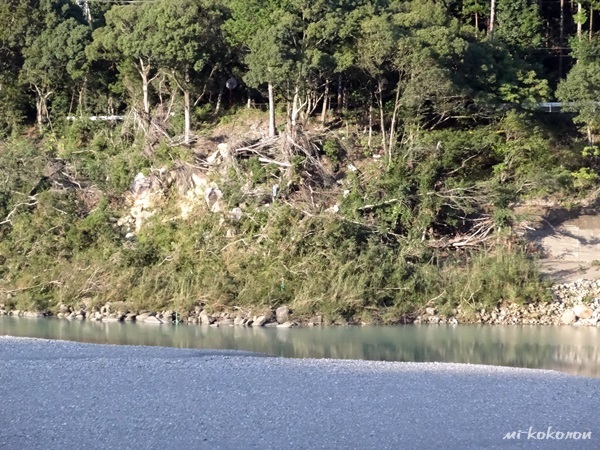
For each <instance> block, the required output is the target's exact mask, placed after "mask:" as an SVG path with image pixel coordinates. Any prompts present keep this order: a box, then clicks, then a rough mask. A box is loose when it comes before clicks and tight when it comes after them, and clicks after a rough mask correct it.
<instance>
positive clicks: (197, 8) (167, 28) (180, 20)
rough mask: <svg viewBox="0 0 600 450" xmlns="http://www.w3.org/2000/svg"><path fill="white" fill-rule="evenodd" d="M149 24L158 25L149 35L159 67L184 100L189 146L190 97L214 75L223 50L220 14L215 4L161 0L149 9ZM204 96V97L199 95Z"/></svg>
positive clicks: (199, 0)
mask: <svg viewBox="0 0 600 450" xmlns="http://www.w3.org/2000/svg"><path fill="white" fill-rule="evenodd" d="M146 14H148V18H147V19H146V20H147V21H148V22H154V23H156V30H155V33H154V34H150V35H149V36H148V41H149V44H150V45H151V47H152V49H153V50H152V51H153V54H155V55H156V64H157V67H159V68H160V70H163V71H165V72H166V73H167V74H168V75H169V76H170V77H171V79H172V80H173V81H174V83H175V85H176V86H177V88H178V89H179V90H180V91H181V92H182V94H183V98H184V116H185V130H184V136H185V137H184V140H185V143H186V145H187V144H189V143H190V129H191V107H192V100H191V94H192V91H193V90H194V88H195V86H197V85H198V84H199V83H198V82H199V81H204V83H203V84H204V85H205V86H206V79H204V80H202V76H201V75H202V74H204V77H206V78H210V76H211V75H212V73H214V69H215V66H216V65H217V62H216V61H218V59H219V52H221V53H224V52H223V51H222V47H223V37H222V36H221V33H220V28H221V17H222V15H221V13H220V11H219V10H218V9H216V8H215V7H214V2H208V1H204V0H182V1H180V2H177V3H176V4H175V3H173V2H172V1H170V0H161V1H158V2H156V3H155V4H153V5H152V6H151V7H150V8H148V9H147V10H146ZM200 95H202V94H200Z"/></svg>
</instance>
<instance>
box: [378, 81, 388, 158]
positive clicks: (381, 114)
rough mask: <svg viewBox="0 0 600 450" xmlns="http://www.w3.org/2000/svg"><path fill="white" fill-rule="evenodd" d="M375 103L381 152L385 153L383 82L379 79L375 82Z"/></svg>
mask: <svg viewBox="0 0 600 450" xmlns="http://www.w3.org/2000/svg"><path fill="white" fill-rule="evenodd" d="M377 103H378V104H379V120H380V125H381V146H382V147H383V152H384V153H385V154H387V151H388V150H387V141H386V131H385V114H384V112H383V82H382V81H381V80H379V81H378V82H377Z"/></svg>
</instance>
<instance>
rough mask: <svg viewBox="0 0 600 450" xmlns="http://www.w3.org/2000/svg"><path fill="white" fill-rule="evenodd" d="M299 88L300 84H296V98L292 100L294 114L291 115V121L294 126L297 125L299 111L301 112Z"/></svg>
mask: <svg viewBox="0 0 600 450" xmlns="http://www.w3.org/2000/svg"><path fill="white" fill-rule="evenodd" d="M298 95H299V88H298V85H296V87H295V88H294V99H293V100H292V115H291V116H290V122H291V124H292V128H295V127H296V124H297V123H298V113H299V112H300V109H299V106H298V104H299V102H300V100H299V98H298Z"/></svg>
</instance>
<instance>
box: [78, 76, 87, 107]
mask: <svg viewBox="0 0 600 450" xmlns="http://www.w3.org/2000/svg"><path fill="white" fill-rule="evenodd" d="M87 82H88V79H87V77H84V78H83V82H82V83H81V88H80V89H79V98H78V99H77V110H78V111H77V112H78V113H79V115H80V116H82V115H83V111H84V109H85V93H86V91H87Z"/></svg>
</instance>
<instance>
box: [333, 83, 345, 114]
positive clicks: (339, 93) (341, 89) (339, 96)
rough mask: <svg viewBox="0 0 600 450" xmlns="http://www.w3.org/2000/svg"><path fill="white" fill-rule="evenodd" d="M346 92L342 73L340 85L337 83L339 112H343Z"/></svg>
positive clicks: (337, 107) (337, 106)
mask: <svg viewBox="0 0 600 450" xmlns="http://www.w3.org/2000/svg"><path fill="white" fill-rule="evenodd" d="M343 94H344V83H343V80H342V75H341V74H340V75H339V76H338V85H337V103H336V105H335V107H336V109H337V112H338V113H341V112H342V100H343V99H342V96H343Z"/></svg>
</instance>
